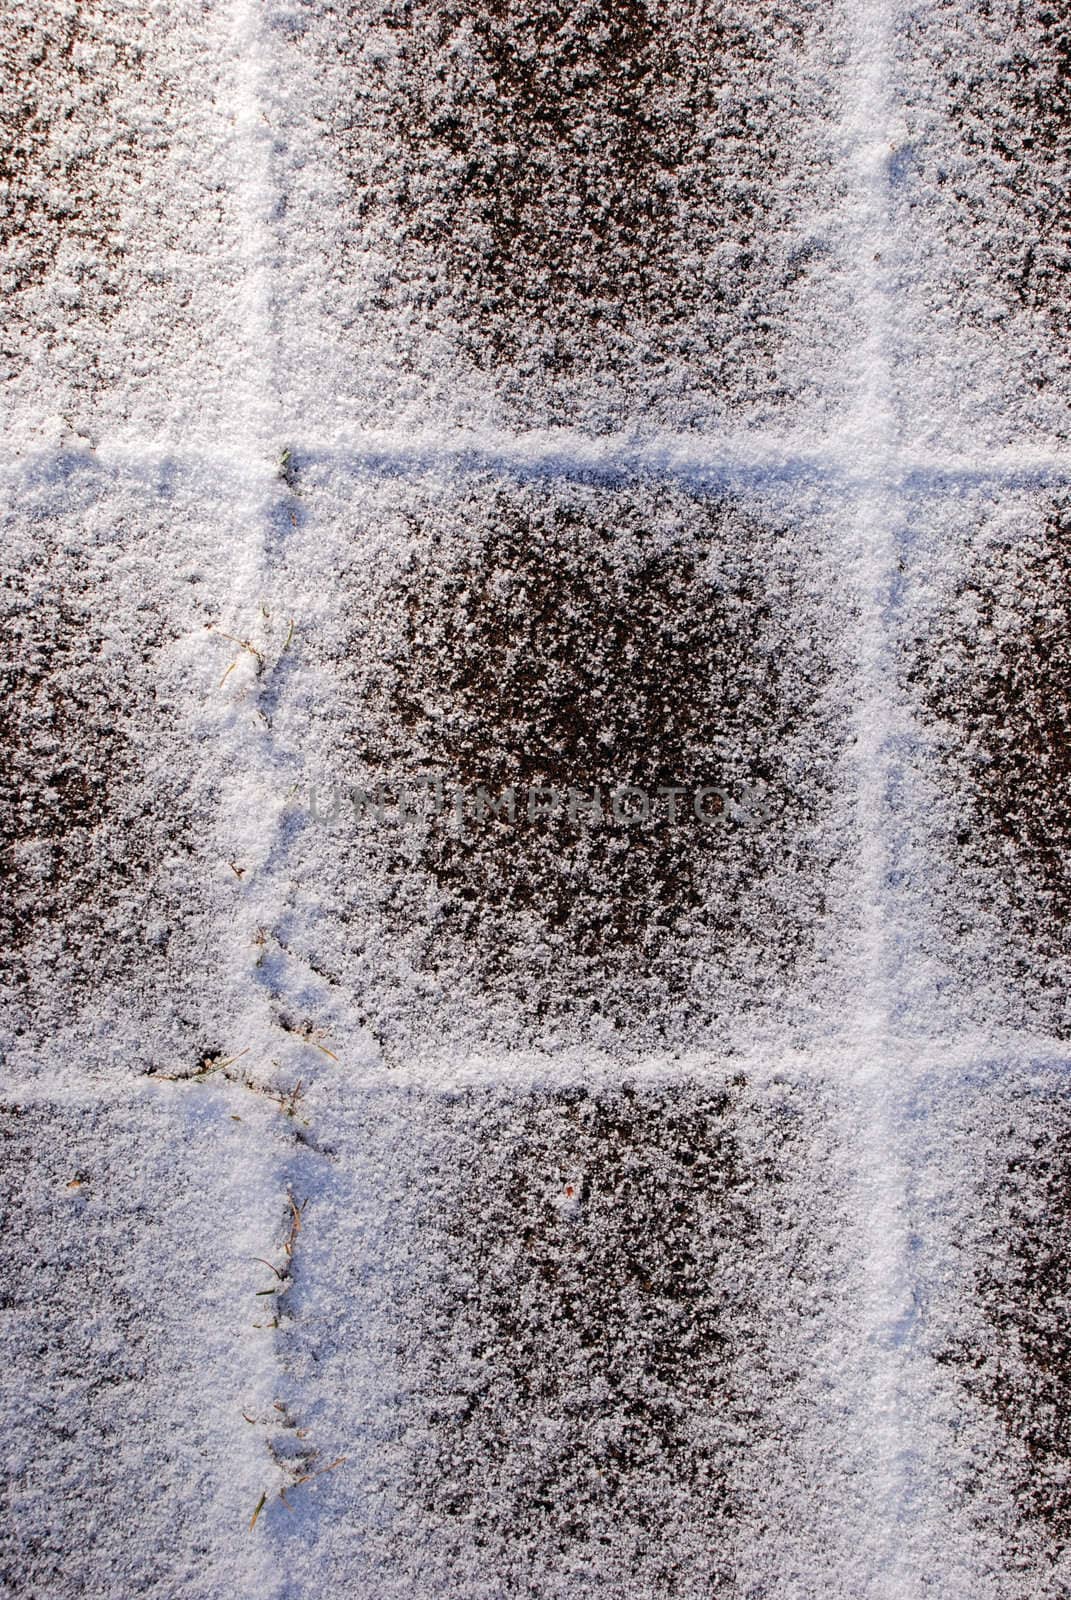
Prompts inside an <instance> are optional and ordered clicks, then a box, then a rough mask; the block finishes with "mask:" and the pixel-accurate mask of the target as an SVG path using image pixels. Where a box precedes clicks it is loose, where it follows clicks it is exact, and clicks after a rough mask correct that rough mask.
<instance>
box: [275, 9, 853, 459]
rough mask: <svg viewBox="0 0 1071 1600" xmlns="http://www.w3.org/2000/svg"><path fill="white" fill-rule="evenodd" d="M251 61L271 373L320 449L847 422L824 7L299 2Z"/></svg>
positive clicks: (831, 61) (831, 84) (836, 43)
mask: <svg viewBox="0 0 1071 1600" xmlns="http://www.w3.org/2000/svg"><path fill="white" fill-rule="evenodd" d="M262 49H263V50H264V51H265V52H266V53H267V59H270V61H271V64H272V70H271V73H270V81H269V82H268V83H267V84H266V86H265V104H266V108H267V115H268V117H269V119H270V121H271V125H272V128H273V130H274V131H275V135H276V142H275V149H274V152H273V158H272V168H273V181H274V183H275V184H276V185H277V187H278V191H279V193H280V195H281V197H282V199H283V202H284V203H285V205H286V207H287V210H286V212H285V213H284V215H283V225H282V227H281V228H280V229H279V237H280V244H279V247H278V248H279V250H280V252H281V253H282V255H283V263H284V265H283V273H284V275H285V278H286V281H287V283H288V284H289V285H290V288H291V295H292V298H291V299H290V302H289V310H290V312H291V320H290V321H288V324H287V327H286V329H285V333H284V336H283V337H282V338H281V339H280V341H279V354H278V367H277V371H278V375H279V382H280V385H281V387H282V388H283V389H284V390H285V391H286V392H288V393H289V394H290V395H291V396H292V398H293V400H294V402H295V403H296V404H298V405H300V407H301V410H302V413H303V414H304V416H305V417H306V418H307V419H308V422H309V423H310V424H311V425H312V426H313V427H315V428H316V429H317V430H319V431H323V432H326V433H327V434H333V433H337V432H338V430H339V429H340V427H345V426H346V425H347V424H349V425H353V424H357V425H360V426H364V427H375V426H382V425H384V424H386V423H390V424H396V423H404V424H407V425H410V426H411V425H413V424H414V423H420V424H423V425H425V426H433V427H434V426H435V425H437V424H453V425H455V426H456V425H457V424H459V423H468V424H470V425H472V424H477V425H479V424H488V423H490V424H491V425H496V426H502V425H512V426H515V427H518V426H519V427H522V428H531V427H533V426H535V427H542V426H551V425H571V426H575V427H578V428H581V429H583V430H585V431H596V432H602V431H607V430H614V429H618V428H623V427H624V428H630V429H635V428H636V427H637V426H640V425H646V426H652V425H653V426H659V425H661V426H670V427H689V428H691V427H702V426H704V425H708V426H709V424H710V422H711V421H712V420H715V419H723V418H724V417H725V416H726V415H737V416H739V415H744V416H747V417H749V418H751V419H754V420H756V421H760V420H761V421H763V422H769V421H770V420H771V419H775V418H778V419H783V418H785V417H787V416H794V415H799V414H803V415H806V416H813V415H815V414H817V415H819V416H821V415H822V414H823V413H825V412H827V411H828V409H829V406H830V404H831V402H835V400H836V397H837V393H838V372H837V369H836V367H834V370H833V372H832V374H831V373H830V372H829V371H828V369H827V367H826V364H825V360H824V358H822V359H819V352H820V351H827V350H828V333H829V318H830V316H831V314H834V313H833V311H832V308H833V307H836V308H837V309H839V310H841V311H843V304H842V302H843V300H844V297H845V291H844V287H843V284H842V282H841V279H840V264H839V262H838V260H837V249H836V246H837V237H836V230H835V222H834V206H835V200H834V194H833V184H832V182H831V176H830V175H831V171H832V160H831V142H832V138H833V135H832V134H831V125H830V122H829V111H830V108H831V106H833V105H835V103H836V101H837V97H838V94H839V92H840V88H841V81H840V80H841V74H840V71H839V68H840V67H841V64H842V63H841V58H842V54H843V47H842V40H841V38H840V37H839V36H838V33H837V31H836V29H835V28H834V26H833V25H832V22H831V19H830V17H828V16H826V15H824V14H823V12H822V10H821V8H820V7H815V6H811V5H806V6H796V5H782V4H779V3H777V0H774V3H770V4H765V3H764V4H762V5H758V6H756V5H736V4H720V5H718V6H715V7H710V6H706V5H702V4H692V3H685V4H680V3H672V4H662V3H658V4H651V5H628V6H621V5H617V4H608V3H605V0H601V3H598V4H591V5H584V6H580V7H575V8H574V7H570V6H563V5H559V4H556V3H553V0H552V3H549V4H539V5H535V6H532V5H516V6H513V5H510V6H504V7H501V6H498V5H485V4H482V3H480V4H476V5H472V6H464V7H449V6H438V5H435V6H429V7H418V8H412V7H408V6H400V5H394V4H386V5H380V4H366V3H363V0H358V3H351V0H341V3H332V4H324V5H321V4H318V3H305V0H298V3H295V4H281V5H271V6H268V7H266V8H265V11H264V35H262ZM291 211H293V212H295V213H296V214H297V215H299V216H300V217H301V219H302V226H301V228H300V230H295V229H294V228H292V227H291V226H290V225H289V217H290V213H291ZM840 381H841V386H842V385H843V375H840ZM831 389H832V391H833V392H832V394H831V393H830V390H831Z"/></svg>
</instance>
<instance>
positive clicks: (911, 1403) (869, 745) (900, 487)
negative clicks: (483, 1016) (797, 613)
mask: <svg viewBox="0 0 1071 1600" xmlns="http://www.w3.org/2000/svg"><path fill="white" fill-rule="evenodd" d="M890 9H891V8H890V5H889V3H888V0H866V3H864V4H862V5H861V6H860V9H859V10H858V12H857V13H856V17H855V22H854V38H853V44H852V48H853V56H854V82H853V90H852V98H851V102H850V106H849V110H848V117H847V124H846V129H845V132H846V135H847V139H848V145H849V152H850V163H851V168H852V176H851V180H850V190H849V194H850V199H849V206H850V210H849V213H848V217H847V221H848V227H849V229H850V238H849V249H850V253H851V255H852V256H853V257H854V264H855V279H856V287H857V293H858V303H859V310H860V313H861V319H862V322H863V325H864V332H863V336H862V338H861V340H860V343H859V348H858V354H857V363H858V368H857V370H858V382H857V388H856V395H855V403H854V407H853V413H852V417H851V420H850V423H849V426H848V427H847V428H846V430H845V435H846V443H847V444H848V447H849V449H850V450H851V451H852V453H854V454H855V455H857V457H858V459H859V460H860V461H862V462H864V463H866V464H867V467H866V470H865V471H864V472H863V473H862V474H861V475H860V476H859V477H858V478H857V479H856V481H855V486H854V487H855V514H854V519H853V522H852V524H851V527H850V531H849V532H848V538H849V541H850V547H849V552H848V553H849V556H850V568H851V574H852V576H851V579H850V582H851V584H852V588H853V591H854V592H855V594H856V595H857V599H858V605H859V618H860V628H859V635H858V661H857V667H858V678H859V685H860V691H859V692H860V698H859V703H858V706H857V708H856V715H855V718H854V721H855V741H854V752H855V764H856V786H857V787H856V821H857V832H858V840H859V866H858V872H857V874H856V875H855V881H854V883H853V884H852V900H853V903H854V904H855V905H856V906H858V907H859V908H860V909H861V912H862V917H861V927H860V936H859V942H858V949H857V962H858V966H857V977H856V981H857V984H858V993H859V1001H858V1011H857V1017H856V1025H857V1028H858V1031H859V1035H860V1037H861V1039H863V1040H868V1041H869V1048H868V1049H867V1051H866V1058H865V1059H864V1060H861V1062H860V1068H859V1071H858V1073H857V1075H856V1079H855V1082H856V1087H857V1091H858V1094H859V1105H858V1108H857V1116H858V1123H857V1135H856V1141H855V1149H854V1151H853V1152H852V1155H851V1159H852V1166H853V1172H852V1191H853V1194H854V1206H855V1211H856V1226H857V1228H858V1232H859V1236H860V1239H861V1245H862V1250H861V1260H860V1263H859V1274H860V1289H859V1294H860V1313H861V1317H862V1328H861V1333H862V1340H861V1348H860V1361H861V1366H860V1371H859V1374H858V1380H859V1383H860V1387H859V1390H858V1393H854V1392H853V1394H852V1397H851V1399H850V1400H849V1402H848V1403H849V1405H850V1406H851V1407H852V1410H853V1412H854V1414H855V1448H856V1450H857V1451H858V1452H859V1455H860V1457H861V1460H862V1462H863V1463H865V1467H864V1470H865V1472H866V1478H867V1484H868V1488H867V1495H868V1499H869V1503H870V1521H871V1527H872V1545H871V1556H870V1559H871V1562H872V1581H871V1584H870V1585H869V1586H868V1591H867V1592H868V1594H870V1595H872V1596H874V1597H875V1600H878V1597H881V1600H909V1597H913V1596H915V1595H918V1594H920V1593H921V1585H920V1576H921V1578H922V1582H923V1583H924V1582H925V1574H924V1573H923V1574H921V1575H920V1572H919V1565H920V1560H921V1562H922V1564H923V1565H924V1564H925V1559H926V1558H925V1552H921V1551H920V1550H919V1548H918V1545H919V1537H918V1530H917V1529H916V1528H915V1527H913V1526H912V1522H911V1517H910V1507H911V1502H912V1499H913V1494H914V1464H913V1462H912V1459H911V1441H912V1438H913V1435H914V1432H915V1429H914V1422H915V1419H916V1417H917V1414H918V1410H919V1409H920V1406H919V1404H918V1402H919V1401H920V1400H921V1409H922V1410H924V1411H925V1410H927V1409H928V1405H927V1400H928V1397H927V1396H925V1395H923V1396H916V1395H913V1393H912V1390H911V1372H910V1367H911V1360H910V1342H911V1339H910V1336H911V1329H912V1325H913V1319H914V1314H915V1297H914V1295H913V1294H912V1282H911V1253H910V1243H909V1238H908V1224H907V1215H906V1197H907V1185H908V1165H909V1163H908V1159H907V1156H906V1153H905V1151H904V1148H903V1129H904V1125H905V1112H904V1107H903V1104H902V1088H901V1085H902V1084H903V1083H904V1082H905V1081H909V1080H910V1077H911V1074H910V1073H905V1072H903V1071H900V1070H897V1064H896V1062H895V1056H894V1051H893V1048H892V1041H893V1036H894V1033H895V1024H894V1021H893V1019H894V1016H895V1015H896V1014H897V1011H898V1007H897V996H898V991H899V987H900V982H899V977H900V974H899V966H900V960H901V950H902V948H903V940H902V939H901V938H899V937H898V930H897V906H896V901H895V897H894V892H893V891H890V889H889V884H890V880H891V876H892V872H891V869H892V868H893V866H894V864H895V859H896V842H895V838H894V836H893V834H892V832H891V829H890V826H889V824H890V808H889V797H890V793H891V790H892V787H893V781H894V778H895V774H896V770H897V762H898V756H897V750H898V747H899V744H900V735H901V733H902V730H903V728H904V727H905V726H907V725H909V720H910V719H909V718H908V716H907V713H906V711H905V708H904V707H903V705H902V703H901V697H900V695H899V693H898V685H897V670H896V660H895V653H896V641H895V638H894V637H893V636H892V634H891V630H890V627H889V609H890V605H891V602H892V596H893V593H894V589H895V585H896V575H897V569H898V565H899V561H900V556H901V546H900V535H901V523H902V516H903V512H902V499H903V496H904V494H905V492H906V491H907V490H908V488H909V486H910V485H912V482H913V484H914V486H915V487H921V486H922V485H923V484H924V483H925V481H926V479H927V477H928V476H931V475H932V474H933V473H934V472H935V470H936V469H938V468H940V469H941V470H942V471H943V473H944V475H945V476H946V477H947V478H949V479H951V482H952V483H955V482H957V481H959V482H962V481H966V482H972V481H973V482H977V481H978V473H979V471H980V469H981V467H982V466H983V465H984V464H983V463H980V462H977V461H976V460H974V458H971V459H969V460H967V461H963V462H958V463H943V464H942V463H937V462H933V461H932V460H929V461H926V460H925V459H924V458H923V459H921V460H920V458H917V457H916V458H914V459H913V458H912V454H911V452H909V451H907V452H905V451H902V450H901V449H900V448H899V447H898V442H897V440H898V424H899V417H898V416H897V414H896V410H895V404H894V400H893V393H892V369H893V364H894V360H893V358H892V357H891V354H890V339H891V337H892V333H893V311H892V306H891V302H890V288H889V285H890V282H891V278H890V273H891V270H892V260H891V258H892V257H893V256H894V254H895V251H896V241H895V239H894V238H893V237H892V229H891V223H890V205H889V158H890V153H891V151H892V148H893V140H892V134H891V125H892V106H891V104H890V92H889V81H888V80H889V68H890V60H891V39H890V27H891V21H890ZM1019 465H1020V464H1019V463H1016V466H1017V467H1018V466H1019ZM950 486H951V484H950Z"/></svg>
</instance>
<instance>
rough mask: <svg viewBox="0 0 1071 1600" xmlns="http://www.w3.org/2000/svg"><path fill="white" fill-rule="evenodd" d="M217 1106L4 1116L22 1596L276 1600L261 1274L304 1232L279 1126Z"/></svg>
mask: <svg viewBox="0 0 1071 1600" xmlns="http://www.w3.org/2000/svg"><path fill="white" fill-rule="evenodd" d="M251 1098H252V1097H250V1096H248V1095H247V1096H244V1097H242V1096H240V1095H237V1094H235V1093H232V1094H231V1095H230V1096H227V1095H221V1094H218V1093H216V1092H215V1091H214V1090H212V1089H211V1088H199V1089H197V1090H193V1091H189V1092H187V1093H186V1095H185V1096H184V1097H180V1094H179V1091H178V1090H177V1089H176V1090H168V1091H166V1092H162V1093H161V1092H159V1091H157V1092H148V1091H147V1092H142V1093H138V1092H134V1093H130V1094H127V1095H123V1096H119V1097H117V1098H115V1099H114V1100H113V1101H112V1102H111V1103H105V1102H103V1101H101V1100H92V1099H83V1100H79V1099H77V1098H75V1097H73V1096H72V1097H67V1098H62V1097H60V1098H57V1097H52V1098H48V1097H46V1096H38V1097H30V1096H27V1097H25V1098H23V1099H19V1100H14V1101H8V1102H6V1103H4V1104H3V1105H2V1106H0V1186H2V1193H3V1205H4V1219H5V1220H4V1227H3V1238H2V1243H0V1272H2V1281H3V1294H2V1309H0V1324H2V1327H3V1345H4V1366H5V1373H4V1390H5V1398H4V1402H3V1416H4V1440H5V1445H4V1464H5V1480H6V1483H5V1494H4V1498H5V1512H4V1530H3V1534H2V1536H0V1578H2V1581H3V1584H4V1593H5V1594H10V1595H18V1596H20V1597H21V1596H25V1597H26V1600H48V1597H51V1596H55V1595H74V1594H96V1595H101V1596H108V1597H114V1600H125V1597H127V1596H129V1595H132V1594H175V1595H180V1594H181V1595H188V1596H190V1597H203V1600H218V1597H219V1596H220V1595H223V1594H227V1595H245V1594H249V1595H254V1594H259V1595H263V1594H270V1593H272V1592H273V1591H272V1587H271V1572H270V1564H269V1563H267V1562H266V1561H265V1559H264V1556H263V1553H262V1552H260V1551H258V1550H257V1548H256V1546H255V1545H253V1544H251V1543H250V1541H248V1540H243V1538H242V1537H241V1535H242V1534H243V1532H244V1531H245V1530H246V1529H247V1527H248V1524H249V1520H250V1518H251V1516H252V1514H253V1511H254V1509H255V1507H256V1504H257V1501H258V1499H259V1498H260V1496H261V1495H262V1494H263V1493H264V1492H265V1490H266V1489H268V1488H270V1487H272V1463H271V1461H270V1459H269V1458H267V1456H266V1453H265V1451H264V1448H263V1445H262V1443H261V1441H260V1439H259V1438H258V1437H257V1434H258V1428H257V1425H256V1421H255V1420H254V1421H253V1422H249V1421H247V1420H246V1418H245V1416H244V1415H243V1413H248V1414H250V1415H252V1416H253V1418H254V1419H256V1418H257V1416H258V1415H259V1416H264V1415H273V1414H274V1415H278V1413H277V1412H274V1405H275V1401H276V1400H277V1399H278V1395H277V1393H276V1392H275V1390H276V1384H275V1382H274V1371H273V1349H272V1343H271V1340H272V1334H271V1332H270V1331H266V1330H265V1329H264V1328H263V1327H261V1328H257V1327H256V1326H254V1324H255V1323H257V1322H261V1323H264V1322H267V1321H268V1320H269V1319H268V1317H267V1316H265V1315H264V1313H263V1312H262V1311H261V1310H260V1309H259V1308H261V1307H263V1306H264V1305H265V1304H266V1301H265V1299H263V1298H257V1294H258V1290H259V1289H260V1288H261V1287H262V1286H263V1279H264V1278H265V1276H268V1275H269V1274H267V1272H266V1270H265V1268H264V1267H262V1266H259V1265H258V1264H257V1263H256V1261H255V1259H254V1258H255V1257H256V1256H257V1255H260V1254H263V1253H265V1252H266V1251H268V1250H270V1249H271V1247H272V1246H273V1245H274V1244H275V1243H276V1240H277V1236H278V1235H279V1233H280V1231H281V1230H282V1229H283V1227H284V1213H285V1189H284V1188H283V1187H282V1180H281V1179H280V1180H279V1182H278V1183H276V1182H274V1181H273V1174H272V1171H271V1165H270V1162H266V1161H265V1149H266V1140H267V1145H268V1147H270V1134H271V1126H270V1124H269V1123H268V1122H267V1115H268V1113H267V1111H266V1110H265V1109H263V1108H262V1107H261V1106H260V1104H259V1103H258V1102H256V1101H255V1100H254V1101H253V1103H252V1109H250V1105H249V1104H247V1102H249V1101H250V1100H251Z"/></svg>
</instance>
